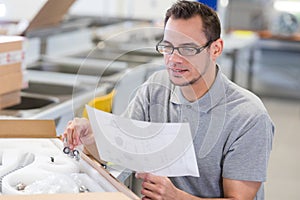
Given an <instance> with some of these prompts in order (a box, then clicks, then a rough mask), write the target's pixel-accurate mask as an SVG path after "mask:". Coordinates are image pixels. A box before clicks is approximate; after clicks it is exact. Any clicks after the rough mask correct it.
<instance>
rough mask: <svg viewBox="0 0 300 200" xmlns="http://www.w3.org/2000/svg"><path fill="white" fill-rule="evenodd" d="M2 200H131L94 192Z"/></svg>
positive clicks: (122, 195)
mask: <svg viewBox="0 0 300 200" xmlns="http://www.w3.org/2000/svg"><path fill="white" fill-rule="evenodd" d="M0 199H5V200H54V199H59V200H61V199H62V200H101V199H105V200H129V199H130V198H128V197H127V196H126V195H124V194H122V193H119V192H93V193H79V194H51V195H45V194H37V195H3V196H0Z"/></svg>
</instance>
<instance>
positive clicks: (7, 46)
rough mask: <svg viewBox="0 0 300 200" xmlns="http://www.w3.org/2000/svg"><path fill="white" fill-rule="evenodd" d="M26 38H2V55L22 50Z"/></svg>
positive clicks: (0, 38)
mask: <svg viewBox="0 0 300 200" xmlns="http://www.w3.org/2000/svg"><path fill="white" fill-rule="evenodd" d="M23 40H24V37H21V36H0V53H3V52H9V51H17V50H22V48H23Z"/></svg>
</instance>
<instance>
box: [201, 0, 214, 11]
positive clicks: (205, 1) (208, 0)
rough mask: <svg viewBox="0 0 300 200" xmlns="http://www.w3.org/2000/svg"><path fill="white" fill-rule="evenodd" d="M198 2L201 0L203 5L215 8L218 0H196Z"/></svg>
mask: <svg viewBox="0 0 300 200" xmlns="http://www.w3.org/2000/svg"><path fill="white" fill-rule="evenodd" d="M198 2H201V3H203V4H205V5H208V6H209V7H211V8H212V9H214V10H217V7H218V1H217V0H198Z"/></svg>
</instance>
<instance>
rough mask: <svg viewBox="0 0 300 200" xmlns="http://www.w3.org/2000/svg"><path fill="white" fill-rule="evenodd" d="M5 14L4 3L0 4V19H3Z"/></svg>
mask: <svg viewBox="0 0 300 200" xmlns="http://www.w3.org/2000/svg"><path fill="white" fill-rule="evenodd" d="M5 14H6V6H5V4H4V3H0V17H4V16H5Z"/></svg>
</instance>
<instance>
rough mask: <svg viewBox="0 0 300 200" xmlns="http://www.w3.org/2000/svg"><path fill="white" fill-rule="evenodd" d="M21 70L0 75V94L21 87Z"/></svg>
mask: <svg viewBox="0 0 300 200" xmlns="http://www.w3.org/2000/svg"><path fill="white" fill-rule="evenodd" d="M22 80H23V74H22V72H16V73H10V74H7V75H3V76H0V94H5V93H8V92H12V91H15V90H20V89H21V88H22V83H23V82H22Z"/></svg>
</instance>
